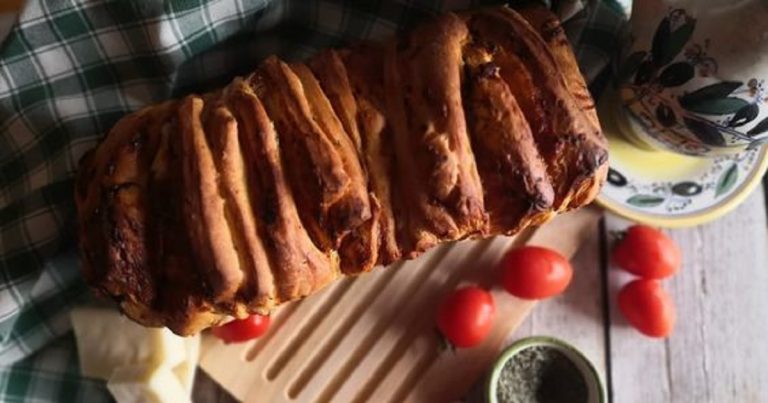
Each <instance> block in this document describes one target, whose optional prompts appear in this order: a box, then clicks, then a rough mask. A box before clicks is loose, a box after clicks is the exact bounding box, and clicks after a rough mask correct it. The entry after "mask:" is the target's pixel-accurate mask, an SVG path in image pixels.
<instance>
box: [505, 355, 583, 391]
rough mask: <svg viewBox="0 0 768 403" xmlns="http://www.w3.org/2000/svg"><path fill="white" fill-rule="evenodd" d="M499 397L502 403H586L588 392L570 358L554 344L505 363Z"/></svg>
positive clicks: (515, 357)
mask: <svg viewBox="0 0 768 403" xmlns="http://www.w3.org/2000/svg"><path fill="white" fill-rule="evenodd" d="M496 397H497V398H498V400H499V402H502V403H586V402H587V397H588V391H587V383H586V381H585V380H584V377H583V376H582V374H581V372H580V371H579V369H578V368H576V365H574V363H573V362H571V360H570V359H569V358H568V357H566V356H565V355H564V354H563V353H561V352H560V351H558V350H556V349H554V348H551V347H546V346H533V347H528V348H526V349H524V350H522V351H520V352H518V353H517V354H515V355H514V356H513V357H512V358H510V359H509V361H507V362H506V364H504V367H503V368H502V370H501V374H500V376H499V384H498V388H497V392H496Z"/></svg>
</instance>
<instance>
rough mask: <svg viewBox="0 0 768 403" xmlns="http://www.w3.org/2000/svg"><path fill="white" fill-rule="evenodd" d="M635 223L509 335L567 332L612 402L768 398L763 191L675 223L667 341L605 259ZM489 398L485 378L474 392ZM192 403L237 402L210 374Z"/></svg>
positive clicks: (592, 251)
mask: <svg viewBox="0 0 768 403" xmlns="http://www.w3.org/2000/svg"><path fill="white" fill-rule="evenodd" d="M629 224H630V223H629V222H627V221H626V220H623V219H621V218H618V217H615V216H613V215H611V214H610V213H606V214H605V215H604V218H603V220H602V222H601V223H600V225H599V226H596V227H595V229H594V236H593V237H592V238H590V239H589V240H588V241H587V242H586V243H585V244H584V245H583V246H582V248H581V250H580V251H579V253H578V254H577V255H576V257H575V258H574V259H573V265H574V269H575V277H574V280H573V283H572V284H571V286H570V287H569V289H568V290H567V291H566V293H564V294H563V295H561V296H559V297H557V298H553V299H551V300H548V301H545V302H543V303H540V304H538V306H537V307H536V308H535V309H534V311H533V312H532V314H531V315H530V316H529V317H528V318H527V319H526V321H525V322H524V323H523V325H522V326H521V327H520V328H519V329H518V330H517V331H516V332H515V333H514V334H512V335H510V336H509V339H508V342H512V341H514V340H517V339H519V338H522V337H526V336H530V335H551V336H555V337H559V338H562V339H564V340H567V341H568V342H570V343H572V344H573V345H575V346H576V347H578V348H579V349H581V350H582V351H583V352H584V353H585V354H586V355H587V356H588V357H589V358H590V359H591V360H592V361H593V362H594V363H595V365H596V367H597V368H598V371H599V372H600V375H601V376H602V377H603V379H604V380H605V381H606V385H607V389H608V392H609V395H610V396H611V397H612V399H611V401H615V402H621V403H634V402H643V403H645V402H670V403H689V402H700V403H710V402H711V403H721V402H765V401H768V366H767V365H766V363H768V344H766V343H765V342H764V339H765V335H766V334H768V309H766V307H768V292H766V290H767V289H768V221H766V199H765V193H764V191H763V189H758V190H756V191H755V192H753V194H752V195H751V196H750V197H749V198H748V199H747V201H746V202H744V204H742V205H741V206H740V207H739V208H737V209H736V210H734V211H733V212H731V213H730V214H728V215H727V216H725V217H723V218H721V219H719V220H717V221H715V222H712V223H709V224H706V225H701V226H697V227H693V228H687V229H677V230H669V231H668V233H670V234H671V236H672V237H673V238H674V239H675V240H676V241H677V242H678V243H679V244H680V247H681V249H682V250H683V257H684V263H683V268H682V269H681V271H680V273H679V274H678V275H677V276H675V277H674V278H672V279H670V280H667V281H665V287H666V289H667V290H668V291H669V292H670V293H671V294H672V296H673V299H674V300H675V303H676V305H677V310H678V321H677V325H676V327H675V331H674V333H673V335H672V337H670V338H669V339H666V340H656V339H650V338H647V337H644V336H642V335H640V334H639V333H638V332H636V331H635V330H634V329H632V328H630V327H629V326H628V325H627V323H626V321H625V320H624V319H623V318H622V317H621V315H620V314H619V313H618V311H617V310H616V304H615V299H616V293H617V292H618V289H619V288H620V287H621V286H622V285H623V284H626V283H627V282H628V281H630V280H631V279H632V277H631V276H630V275H628V274H626V273H624V272H622V271H620V270H617V269H616V268H615V267H612V266H611V265H610V264H609V262H608V260H609V259H608V254H609V252H610V247H611V246H612V243H613V240H612V232H613V231H619V230H621V229H623V228H625V227H626V226H627V225H629ZM466 400H467V401H469V402H481V401H483V393H482V381H478V382H477V383H476V385H475V387H474V388H473V389H472V390H471V391H470V393H469V394H468V395H467V399H466ZM195 401H200V402H231V401H233V400H232V398H231V397H229V396H227V395H226V394H225V393H223V392H222V391H221V390H220V389H219V388H218V387H216V385H215V384H214V383H213V382H212V381H211V380H210V379H208V378H207V377H206V376H205V375H204V374H201V376H199V377H198V382H197V385H196V388H195Z"/></svg>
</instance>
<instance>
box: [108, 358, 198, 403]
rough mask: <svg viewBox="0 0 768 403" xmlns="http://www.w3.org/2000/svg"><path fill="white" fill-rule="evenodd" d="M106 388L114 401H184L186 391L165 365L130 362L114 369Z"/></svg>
mask: <svg viewBox="0 0 768 403" xmlns="http://www.w3.org/2000/svg"><path fill="white" fill-rule="evenodd" d="M107 389H108V390H109V392H110V393H111V394H112V397H114V398H115V400H117V403H177V402H178V403H187V402H191V399H190V398H189V392H187V390H186V388H185V387H184V386H183V385H182V384H181V382H180V381H179V378H178V377H176V374H174V373H173V371H172V370H171V369H170V368H169V367H168V366H167V365H146V364H139V365H129V366H124V367H119V368H117V369H115V371H114V372H113V373H112V376H110V378H109V381H108V382H107Z"/></svg>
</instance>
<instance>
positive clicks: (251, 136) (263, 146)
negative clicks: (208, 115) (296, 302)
mask: <svg viewBox="0 0 768 403" xmlns="http://www.w3.org/2000/svg"><path fill="white" fill-rule="evenodd" d="M228 102H229V103H231V104H232V109H233V110H234V111H235V115H236V116H237V119H238V122H239V124H240V125H241V126H242V133H243V135H242V136H241V139H243V155H244V159H245V160H246V161H248V164H249V165H248V167H247V171H248V173H249V187H250V195H251V202H252V203H253V209H254V211H255V212H257V213H258V214H259V215H258V218H259V221H260V225H259V227H261V228H263V229H262V231H261V233H260V236H261V237H262V239H264V241H265V243H266V246H267V250H268V253H269V255H270V259H271V267H272V270H273V272H274V275H275V278H276V283H277V284H276V286H277V295H276V297H277V301H276V303H280V302H283V301H290V300H293V299H297V298H300V297H303V296H306V295H309V294H310V293H311V292H313V291H315V290H317V289H319V288H322V287H323V286H324V285H326V284H327V283H329V282H330V281H332V280H333V279H335V278H336V277H337V276H338V274H339V269H338V257H337V256H336V254H335V252H328V253H324V252H323V251H321V250H320V249H318V248H317V247H316V246H315V244H313V242H312V240H311V239H310V237H309V234H308V233H307V231H306V230H305V228H304V226H303V225H302V221H301V220H300V219H299V212H298V211H297V205H296V203H295V202H294V194H293V192H292V191H291V189H290V187H289V186H288V182H287V179H286V178H285V175H284V174H283V170H284V166H285V164H284V163H283V162H281V158H282V155H281V153H280V150H279V149H278V139H277V133H276V132H275V130H274V127H273V125H272V122H271V121H270V120H269V117H268V116H267V113H266V111H265V108H264V107H263V106H262V104H261V102H260V99H259V98H258V97H257V96H256V94H255V93H254V92H253V91H252V90H251V88H250V86H248V85H247V84H246V83H245V82H244V81H238V82H235V83H234V84H232V88H231V93H230V94H229V97H228Z"/></svg>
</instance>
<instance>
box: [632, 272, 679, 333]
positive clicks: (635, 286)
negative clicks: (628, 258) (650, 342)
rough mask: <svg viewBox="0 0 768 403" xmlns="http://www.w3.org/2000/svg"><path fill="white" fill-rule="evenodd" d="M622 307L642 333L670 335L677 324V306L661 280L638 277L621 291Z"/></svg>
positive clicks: (633, 324)
mask: <svg viewBox="0 0 768 403" xmlns="http://www.w3.org/2000/svg"><path fill="white" fill-rule="evenodd" d="M619 310H620V311H621V313H622V315H624V317H625V318H626V319H627V321H628V322H629V323H630V324H631V325H632V326H633V327H634V328H635V329H637V330H639V331H640V332H641V333H643V334H645V335H646V336H651V337H667V336H669V334H670V333H671V332H672V328H673V327H674V326H675V316H676V314H675V305H674V303H673V302H672V298H671V297H670V296H669V294H667V292H666V291H664V289H663V288H662V287H661V283H660V282H659V281H658V280H646V279H638V280H635V281H632V282H631V283H629V284H627V285H625V286H624V288H622V289H621V291H619Z"/></svg>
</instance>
